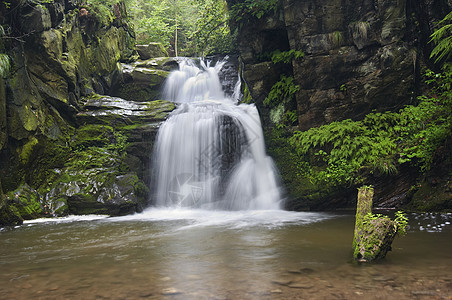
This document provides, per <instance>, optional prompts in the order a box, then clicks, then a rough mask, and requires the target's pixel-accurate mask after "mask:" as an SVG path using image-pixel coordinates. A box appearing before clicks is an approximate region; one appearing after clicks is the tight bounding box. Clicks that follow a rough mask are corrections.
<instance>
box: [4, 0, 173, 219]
mask: <svg viewBox="0 0 452 300" xmlns="http://www.w3.org/2000/svg"><path fill="white" fill-rule="evenodd" d="M110 9H111V11H110V15H101V14H99V13H98V12H97V8H96V7H92V6H89V5H86V4H84V3H82V1H80V0H55V1H51V3H42V4H38V3H37V2H36V1H19V0H13V1H11V5H10V6H9V8H5V6H3V5H1V6H0V24H2V26H3V28H4V29H5V30H6V34H7V39H4V41H5V49H0V50H1V51H4V52H6V53H7V54H8V55H9V56H10V58H11V61H12V69H11V71H10V74H9V76H7V78H5V79H0V185H1V189H0V191H1V193H0V224H3V225H4V224H8V223H9V224H10V223H18V222H21V220H22V219H27V218H35V217H38V216H46V215H57V216H58V215H65V214H67V213H74V214H85V213H105V214H111V215H122V214H127V213H131V212H135V211H138V210H140V209H142V207H143V206H144V205H146V201H147V199H148V197H149V188H148V187H147V186H148V181H149V174H147V173H148V172H146V171H145V170H147V169H146V168H148V167H149V156H150V152H151V150H152V142H153V136H154V135H155V133H156V131H157V128H158V123H159V122H161V121H162V120H163V119H165V117H166V116H167V114H168V113H169V112H170V111H171V110H172V109H174V105H172V104H170V103H167V102H164V101H153V102H150V100H155V99H156V97H144V98H142V99H140V101H144V102H141V103H136V102H133V101H126V100H124V99H119V98H114V97H113V98H112V97H109V96H100V95H111V94H113V93H114V91H115V90H118V86H121V84H122V82H123V78H124V76H125V75H123V69H124V67H123V66H124V65H125V64H126V63H128V62H130V61H132V60H133V59H136V58H137V57H138V56H137V55H136V52H135V49H134V46H135V38H134V32H133V30H132V29H131V28H130V27H129V25H128V20H127V19H128V17H127V12H126V9H125V5H124V2H122V1H121V2H118V3H117V4H115V5H114V6H113V7H111V8H110ZM154 69H156V68H154ZM157 69H159V71H157V70H149V68H141V71H143V73H145V74H146V76H147V77H146V78H145V79H143V80H141V81H140V82H141V83H143V85H146V82H145V81H146V79H149V80H153V81H154V84H155V85H156V86H158V85H160V84H161V83H162V81H163V80H164V78H165V74H167V72H166V71H164V70H163V69H161V68H159V66H157ZM149 72H151V73H152V72H153V73H158V75H159V76H158V78H157V79H156V78H154V77H152V76H151V75H149V74H148V73H149ZM148 77H149V78H148ZM146 92H153V93H154V94H156V92H155V90H153V91H146ZM138 93H141V94H140V95H142V94H143V91H136V94H135V92H134V91H129V92H128V94H125V95H127V96H129V98H130V99H128V100H134V99H135V98H138V97H137V96H136V95H137V94H138ZM99 94H100V95H99ZM146 152H148V154H149V155H148V156H147V157H145V154H143V153H146Z"/></svg>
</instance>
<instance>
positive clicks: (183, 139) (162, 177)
mask: <svg viewBox="0 0 452 300" xmlns="http://www.w3.org/2000/svg"><path fill="white" fill-rule="evenodd" d="M224 63H225V62H218V63H216V64H215V66H210V63H209V62H207V63H205V62H204V61H203V60H201V61H200V65H199V66H197V65H195V63H194V62H193V61H191V60H184V61H181V62H180V68H179V70H177V71H174V72H172V73H171V74H170V76H169V77H168V79H167V82H166V84H165V90H164V98H166V99H168V100H171V101H174V102H177V103H179V106H178V108H177V109H176V110H175V111H173V112H172V114H171V116H170V117H169V118H168V120H167V121H166V122H164V123H163V124H162V125H161V127H160V129H159V132H158V135H157V139H156V142H155V150H154V155H153V167H152V172H153V174H154V178H155V180H154V185H153V188H152V190H153V191H156V194H155V197H154V198H155V204H156V205H157V206H162V207H168V206H172V207H192V208H203V209H223V210H247V209H278V208H279V206H280V200H281V199H280V191H279V187H278V184H277V180H276V178H277V176H276V173H277V172H276V170H275V167H274V165H273V162H272V160H271V158H270V157H268V156H267V155H266V153H265V145H264V137H263V133H262V128H261V123H260V118H259V114H258V111H257V109H256V107H255V106H254V105H250V104H240V105H237V103H236V98H237V97H234V96H232V97H226V96H225V94H224V92H223V90H222V85H221V83H220V79H219V76H218V73H219V71H220V70H221V68H222V67H223V65H224Z"/></svg>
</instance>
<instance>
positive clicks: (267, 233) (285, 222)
mask: <svg viewBox="0 0 452 300" xmlns="http://www.w3.org/2000/svg"><path fill="white" fill-rule="evenodd" d="M451 220H452V215H447V214H422V215H410V230H409V232H408V235H407V236H405V237H397V238H396V241H395V242H394V244H393V251H392V252H390V253H389V254H388V256H387V258H386V259H385V260H384V261H382V262H381V263H378V264H369V265H356V264H354V263H352V261H351V255H352V253H351V243H352V238H353V226H354V217H353V215H351V214H332V213H302V212H298V213H297V212H286V211H245V212H244V211H242V212H240V211H239V212H220V211H203V210H189V209H185V210H182V209H151V210H148V211H146V212H145V213H143V214H137V215H133V216H127V217H120V218H106V217H104V216H85V217H69V218H64V219H57V220H37V221H33V222H28V223H26V224H24V225H22V226H19V227H16V228H8V229H5V228H4V229H1V231H0V270H1V271H0V299H418V298H419V299H452V298H451V297H452V272H451V271H452V252H451V249H452V226H451V225H450V223H451Z"/></svg>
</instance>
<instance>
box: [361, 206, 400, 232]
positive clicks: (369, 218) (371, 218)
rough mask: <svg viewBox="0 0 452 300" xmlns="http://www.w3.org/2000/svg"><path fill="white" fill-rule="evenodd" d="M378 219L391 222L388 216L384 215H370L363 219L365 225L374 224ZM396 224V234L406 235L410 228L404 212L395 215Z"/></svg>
mask: <svg viewBox="0 0 452 300" xmlns="http://www.w3.org/2000/svg"><path fill="white" fill-rule="evenodd" d="M378 219H386V220H389V221H390V220H391V219H390V218H389V217H388V216H384V215H382V214H373V213H368V214H367V215H365V216H364V218H363V225H369V224H372V221H374V220H378ZM394 223H395V226H396V232H397V233H398V234H400V235H406V233H407V227H408V217H407V216H406V214H405V213H404V212H403V211H400V210H399V211H397V212H396V213H395V218H394Z"/></svg>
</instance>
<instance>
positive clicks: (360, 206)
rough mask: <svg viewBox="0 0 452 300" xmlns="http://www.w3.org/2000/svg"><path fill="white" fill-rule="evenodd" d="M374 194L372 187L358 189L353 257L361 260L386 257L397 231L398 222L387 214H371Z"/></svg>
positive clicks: (367, 260)
mask: <svg viewBox="0 0 452 300" xmlns="http://www.w3.org/2000/svg"><path fill="white" fill-rule="evenodd" d="M373 194H374V190H373V188H372V187H368V186H365V187H361V188H359V189H358V203H357V207H356V221H355V235H354V238H353V257H354V258H355V259H356V260H357V261H359V262H369V261H373V260H376V259H381V258H384V257H385V256H386V253H387V252H388V251H390V250H391V244H392V241H393V240H394V237H395V235H396V233H397V223H396V222H394V221H392V220H391V219H389V218H388V217H386V216H379V215H377V216H375V215H371V214H369V213H372V198H373Z"/></svg>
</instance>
